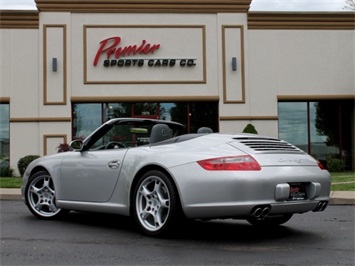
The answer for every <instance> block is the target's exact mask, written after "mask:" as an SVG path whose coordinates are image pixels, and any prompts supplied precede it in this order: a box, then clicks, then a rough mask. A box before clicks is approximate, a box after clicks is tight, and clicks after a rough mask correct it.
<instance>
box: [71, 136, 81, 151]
mask: <svg viewBox="0 0 355 266" xmlns="http://www.w3.org/2000/svg"><path fill="white" fill-rule="evenodd" d="M69 146H70V148H71V149H72V150H73V151H81V150H82V149H83V147H84V142H83V141H82V140H81V139H76V140H73V141H72V142H70V144H69Z"/></svg>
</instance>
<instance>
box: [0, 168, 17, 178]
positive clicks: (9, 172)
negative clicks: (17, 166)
mask: <svg viewBox="0 0 355 266" xmlns="http://www.w3.org/2000/svg"><path fill="white" fill-rule="evenodd" d="M13 175H14V169H12V168H11V167H1V168H0V177H12V176H13Z"/></svg>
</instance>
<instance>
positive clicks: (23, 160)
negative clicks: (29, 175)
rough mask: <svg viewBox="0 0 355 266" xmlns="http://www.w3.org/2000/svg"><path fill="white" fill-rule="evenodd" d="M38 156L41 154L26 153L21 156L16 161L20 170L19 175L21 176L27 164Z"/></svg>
mask: <svg viewBox="0 0 355 266" xmlns="http://www.w3.org/2000/svg"><path fill="white" fill-rule="evenodd" d="M39 157H41V156H39V155H27V156H25V157H22V158H21V159H20V160H19V161H18V163H17V168H18V171H19V172H20V175H21V176H23V174H24V173H25V170H26V168H27V166H28V165H29V164H30V163H31V162H32V161H34V160H36V159H37V158H39Z"/></svg>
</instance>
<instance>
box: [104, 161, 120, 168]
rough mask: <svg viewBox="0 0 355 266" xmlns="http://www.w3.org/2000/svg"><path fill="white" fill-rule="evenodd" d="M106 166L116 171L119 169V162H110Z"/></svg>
mask: <svg viewBox="0 0 355 266" xmlns="http://www.w3.org/2000/svg"><path fill="white" fill-rule="evenodd" d="M107 166H108V167H109V168H111V169H118V167H120V161H111V162H109V163H108V164H107Z"/></svg>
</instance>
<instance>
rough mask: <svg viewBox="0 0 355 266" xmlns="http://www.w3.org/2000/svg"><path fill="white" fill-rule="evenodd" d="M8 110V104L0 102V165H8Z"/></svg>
mask: <svg viewBox="0 0 355 266" xmlns="http://www.w3.org/2000/svg"><path fill="white" fill-rule="evenodd" d="M9 121H10V111H9V104H4V103H1V104H0V167H1V168H3V167H8V166H9V157H10V122H9Z"/></svg>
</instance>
